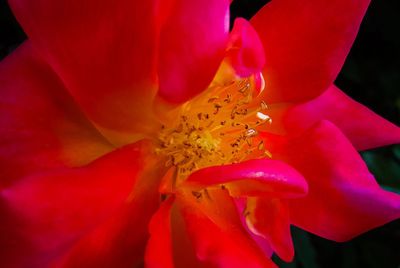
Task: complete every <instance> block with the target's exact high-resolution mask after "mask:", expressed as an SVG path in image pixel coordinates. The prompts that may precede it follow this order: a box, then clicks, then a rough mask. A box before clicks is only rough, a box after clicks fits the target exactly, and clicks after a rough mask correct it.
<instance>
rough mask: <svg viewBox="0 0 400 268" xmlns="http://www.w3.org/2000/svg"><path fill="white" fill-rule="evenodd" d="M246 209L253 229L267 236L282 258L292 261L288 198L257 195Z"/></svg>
mask: <svg viewBox="0 0 400 268" xmlns="http://www.w3.org/2000/svg"><path fill="white" fill-rule="evenodd" d="M246 211H248V215H247V223H248V225H249V227H250V228H251V230H252V231H253V232H254V233H255V234H258V235H259V236H261V237H263V238H265V239H266V240H267V241H268V242H269V244H270V245H271V247H272V250H273V251H274V252H276V254H278V256H279V257H280V258H281V259H283V260H284V261H286V262H291V261H292V260H293V256H294V248H293V242H292V235H291V234H290V215H289V208H288V206H287V202H286V200H279V199H271V198H265V197H255V198H252V199H251V200H249V201H248V205H247V209H246Z"/></svg>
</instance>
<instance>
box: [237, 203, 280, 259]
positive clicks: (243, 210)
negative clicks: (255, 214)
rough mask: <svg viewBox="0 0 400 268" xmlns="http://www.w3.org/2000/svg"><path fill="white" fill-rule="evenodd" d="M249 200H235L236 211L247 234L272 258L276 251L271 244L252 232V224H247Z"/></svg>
mask: <svg viewBox="0 0 400 268" xmlns="http://www.w3.org/2000/svg"><path fill="white" fill-rule="evenodd" d="M247 199H249V198H246V197H240V198H235V199H234V201H235V205H236V210H237V212H238V214H239V216H240V221H241V222H242V226H243V227H244V229H245V230H246V231H247V233H248V234H249V235H250V236H251V238H252V239H253V240H254V242H256V243H257V245H258V247H259V248H260V249H261V250H262V252H263V253H264V255H265V256H268V257H271V256H272V254H273V253H274V251H273V250H272V248H271V245H270V243H269V242H268V241H267V240H266V239H265V238H264V237H262V236H260V235H259V234H256V233H255V232H253V231H251V230H250V228H249V227H250V226H249V225H250V224H248V223H247V216H248V214H249V212H248V211H247Z"/></svg>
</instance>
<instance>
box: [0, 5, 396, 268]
mask: <svg viewBox="0 0 400 268" xmlns="http://www.w3.org/2000/svg"><path fill="white" fill-rule="evenodd" d="M144 1H146V0H144ZM272 1H273V0H272ZM266 2H267V0H235V1H234V2H233V4H232V5H231V12H232V15H233V17H235V16H241V17H245V18H250V17H251V16H252V15H253V14H254V13H255V12H256V11H257V10H258V8H259V7H261V6H262V5H263V4H264V3H266ZM372 2H373V3H372V4H371V6H370V8H369V10H368V12H367V15H366V17H365V19H364V22H363V24H362V26H361V30H360V33H359V35H358V37H357V40H356V42H355V44H354V46H353V48H352V50H351V53H350V55H349V57H348V59H347V61H346V64H345V66H344V68H343V70H342V72H341V73H340V75H339V77H338V79H337V80H336V84H337V85H338V86H339V87H340V88H342V89H343V90H344V91H345V92H346V93H347V94H348V95H350V96H351V97H353V98H354V99H356V100H357V101H359V102H361V103H363V104H365V105H366V106H368V107H369V108H370V109H372V110H373V111H375V112H377V113H378V114H380V115H381V116H383V117H385V118H386V119H389V120H390V121H392V122H394V123H395V124H397V125H400V29H399V28H400V15H399V14H400V1H396V0H392V1H391V0H388V1H378V0H375V1H372ZM110 3H111V2H110ZM25 38H26V37H25V35H24V33H23V31H22V30H21V28H20V27H19V25H18V23H17V22H16V21H15V18H14V17H13V15H12V13H11V12H10V10H9V7H8V5H7V2H6V0H0V59H2V58H3V57H5V56H6V55H7V54H9V53H10V52H11V51H12V50H13V49H14V48H15V47H17V46H18V45H19V44H20V43H21V42H22V41H23V40H24V39H25ZM362 156H363V158H364V159H365V161H366V162H367V164H368V166H369V168H370V170H371V172H373V173H374V175H375V176H376V178H377V180H378V181H379V183H380V184H381V185H382V187H385V188H387V189H389V190H391V191H395V192H398V193H400V146H399V145H397V146H388V147H385V148H380V149H377V150H372V151H368V152H363V153H362ZM293 239H294V243H295V248H296V257H295V260H294V262H293V263H290V264H285V263H283V262H281V261H280V260H279V259H278V258H277V257H274V260H275V261H276V262H277V263H278V264H279V266H280V267H298V268H300V267H304V268H330V267H332V268H333V267H335V268H338V267H341V268H342V267H343V268H350V267H351V268H355V267H360V268H361V267H363V268H400V220H398V221H395V222H392V223H390V224H387V225H385V226H383V227H381V228H378V229H375V230H373V231H370V232H368V233H366V234H364V235H362V236H359V237H358V238H356V239H353V240H352V241H350V242H347V243H335V242H331V241H327V240H325V239H321V238H318V237H316V236H314V235H311V234H309V233H306V232H304V231H302V230H299V229H297V228H293Z"/></svg>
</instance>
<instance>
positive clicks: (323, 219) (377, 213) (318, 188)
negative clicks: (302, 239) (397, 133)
mask: <svg viewBox="0 0 400 268" xmlns="http://www.w3.org/2000/svg"><path fill="white" fill-rule="evenodd" d="M274 156H275V157H277V158H281V159H285V161H287V162H288V163H290V164H291V165H292V166H293V167H295V168H296V169H297V170H298V171H299V172H301V173H302V174H303V175H304V177H305V178H306V179H307V182H308V184H309V193H308V195H307V196H306V197H304V198H298V199H296V200H293V202H292V201H290V217H291V221H292V223H293V224H295V225H297V226H299V227H301V228H303V229H305V230H307V231H310V232H312V233H315V234H317V235H319V236H322V237H324V238H328V239H331V240H335V241H345V240H348V239H351V238H353V237H355V236H357V235H359V234H361V233H363V232H366V231H368V230H370V229H373V228H375V227H378V226H380V225H383V224H385V223H387V222H390V221H392V220H395V219H397V218H399V217H400V196H399V195H397V194H394V193H392V192H388V191H384V190H382V189H381V188H380V187H379V185H378V184H377V183H376V181H375V179H374V177H373V176H372V175H371V174H370V173H369V171H368V169H367V167H366V165H365V163H364V161H363V160H362V158H361V157H360V155H359V154H358V152H357V151H356V150H355V149H354V147H353V146H352V145H351V143H350V142H349V141H348V140H347V139H346V137H345V136H344V135H343V134H342V133H341V132H340V130H339V129H338V128H336V127H335V126H334V125H333V124H332V123H330V122H328V121H322V122H320V123H319V124H318V125H316V126H315V127H314V128H313V129H311V130H309V131H307V132H305V133H304V134H303V135H301V136H300V137H298V138H297V139H295V140H292V141H290V142H289V144H288V145H287V147H286V148H285V149H284V150H282V148H281V150H280V151H276V152H275V154H274Z"/></svg>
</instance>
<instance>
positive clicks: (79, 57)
mask: <svg viewBox="0 0 400 268" xmlns="http://www.w3.org/2000/svg"><path fill="white" fill-rule="evenodd" d="M9 2H10V6H11V8H12V9H13V11H14V14H15V15H16V17H17V19H18V21H19V22H20V23H21V25H22V27H23V28H24V30H25V32H26V33H27V35H28V37H29V39H30V40H31V41H32V43H33V45H34V47H35V48H36V49H37V50H38V51H39V52H40V54H41V55H42V57H43V58H44V59H45V60H46V61H47V62H48V63H49V64H50V65H51V67H52V68H53V69H54V70H55V72H56V73H57V74H58V75H59V77H60V78H61V80H62V82H63V83H64V84H65V85H66V87H67V89H68V90H69V92H70V93H71V94H72V96H73V97H74V99H75V100H76V101H77V103H78V104H79V105H80V106H81V107H82V109H83V110H84V112H85V113H86V114H87V115H88V117H89V118H90V119H91V120H92V121H93V122H94V123H95V124H96V126H97V127H98V128H99V129H100V130H101V131H102V132H103V133H105V134H106V135H107V136H108V137H110V138H112V139H113V142H114V143H118V144H122V143H126V142H131V141H132V140H134V139H135V138H136V137H133V136H132V135H133V134H134V133H137V132H139V131H140V132H147V131H149V129H150V128H151V127H152V126H150V124H149V122H152V120H151V118H152V117H151V116H152V113H151V100H152V97H153V96H154V94H155V91H156V84H155V54H156V53H155V52H156V51H155V50H156V35H157V31H156V30H157V28H158V26H157V25H156V19H155V17H156V16H157V9H156V1H131V0H122V1H117V2H113V3H112V4H111V3H110V2H109V1H101V0H100V1H99V0H82V1H68V0H61V1H52V0H37V1H29V0H11V1H9Z"/></svg>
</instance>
